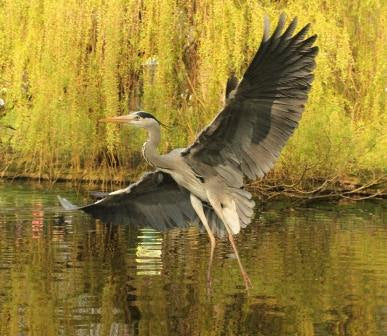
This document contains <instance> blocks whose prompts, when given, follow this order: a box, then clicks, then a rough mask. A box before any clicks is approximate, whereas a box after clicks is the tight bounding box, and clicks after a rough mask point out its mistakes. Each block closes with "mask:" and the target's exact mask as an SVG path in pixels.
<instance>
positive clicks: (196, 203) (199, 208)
mask: <svg viewBox="0 0 387 336" xmlns="http://www.w3.org/2000/svg"><path fill="white" fill-rule="evenodd" d="M191 204H192V207H193V208H194V210H195V212H196V214H197V215H198V216H199V218H200V220H201V222H202V223H203V226H204V227H205V229H206V231H207V234H208V237H209V238H210V243H211V253H210V261H209V263H208V271H207V281H208V283H209V284H211V268H212V261H213V259H214V251H215V237H214V234H213V233H212V231H211V229H210V226H209V225H208V222H207V217H206V215H205V214H204V210H203V204H202V201H201V200H200V199H199V198H197V197H196V196H195V195H193V194H191Z"/></svg>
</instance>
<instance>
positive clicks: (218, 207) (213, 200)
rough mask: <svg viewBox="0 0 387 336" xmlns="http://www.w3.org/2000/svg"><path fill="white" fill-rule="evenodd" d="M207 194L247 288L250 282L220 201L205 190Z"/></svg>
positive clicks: (250, 285)
mask: <svg viewBox="0 0 387 336" xmlns="http://www.w3.org/2000/svg"><path fill="white" fill-rule="evenodd" d="M207 196H208V199H209V201H210V203H211V205H212V207H213V208H214V210H215V213H216V214H217V215H218V216H219V218H220V219H221V220H222V222H223V224H224V226H225V228H226V230H227V233H228V239H229V241H230V243H231V246H232V249H233V250H234V253H235V256H236V258H237V260H238V265H239V268H240V270H241V274H242V277H243V281H244V283H245V287H246V289H247V290H248V289H249V287H252V284H251V281H250V278H249V276H248V275H247V273H246V271H245V269H244V267H243V265H242V262H241V259H240V257H239V253H238V249H237V247H236V244H235V241H234V237H233V235H232V232H231V229H230V227H229V226H228V225H227V221H226V220H225V218H224V216H223V211H222V206H221V203H220V201H219V200H218V199H217V197H216V196H215V195H214V194H212V193H209V192H207Z"/></svg>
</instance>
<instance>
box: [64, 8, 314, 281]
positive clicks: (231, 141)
mask: <svg viewBox="0 0 387 336" xmlns="http://www.w3.org/2000/svg"><path fill="white" fill-rule="evenodd" d="M296 25H297V19H296V18H295V19H293V20H292V21H291V23H290V24H289V25H288V27H287V28H286V29H285V31H284V32H283V30H284V27H285V15H284V14H282V15H281V16H280V18H279V22H278V25H277V27H276V28H275V30H274V32H273V33H272V34H271V35H270V23H269V20H268V19H267V18H265V21H264V32H263V38H262V41H261V44H260V46H259V48H258V51H257V52H256V54H255V56H254V57H253V59H252V61H251V63H250V65H249V66H248V68H247V70H246V72H245V73H244V76H243V78H242V80H241V81H240V82H238V80H237V79H236V77H235V76H233V77H232V78H231V79H230V80H229V81H228V83H227V89H226V103H225V106H224V107H223V109H222V110H221V111H220V112H219V113H218V114H217V115H216V117H215V118H214V120H213V121H212V122H211V123H210V124H209V126H207V127H206V128H205V129H204V130H203V131H202V132H201V133H200V134H199V135H198V137H197V139H196V141H195V142H194V143H193V144H191V145H190V146H189V147H187V148H184V149H175V150H173V151H171V152H169V153H168V154H164V155H161V154H159V152H158V146H159V144H160V139H161V132H160V125H161V123H160V122H159V121H158V119H157V118H156V117H155V116H153V115H152V114H150V113H148V112H145V111H137V112H133V113H130V114H128V115H122V116H116V117H110V118H106V119H103V120H102V121H104V122H113V123H121V124H128V125H132V126H136V127H140V128H143V129H145V130H146V131H147V132H148V135H149V137H148V140H147V141H146V142H145V144H144V146H143V156H144V158H145V160H146V161H147V162H149V163H150V164H151V165H152V166H154V167H155V168H156V171H154V172H152V173H148V174H146V175H145V176H144V177H143V178H142V179H141V180H139V181H138V182H137V183H134V184H132V185H130V186H129V187H128V188H125V189H122V190H119V191H115V192H112V193H110V194H108V195H106V197H104V198H102V199H101V200H99V201H97V202H95V203H93V204H90V205H87V206H84V207H76V206H74V205H72V204H71V203H70V202H68V201H67V200H65V199H62V198H59V200H60V201H61V204H62V206H63V207H65V208H66V209H81V210H84V211H86V212H88V213H92V214H97V215H98V214H99V215H101V216H103V215H106V214H107V213H112V212H114V211H118V210H119V209H120V210H121V211H122V209H123V208H124V209H127V210H128V209H130V211H137V213H141V214H142V216H143V217H144V218H146V219H147V220H148V222H152V223H154V224H155V225H157V224H156V223H157V222H158V221H159V220H160V221H162V223H165V225H164V226H168V225H169V224H171V223H181V222H182V221H184V220H189V219H193V218H194V217H196V218H198V219H199V220H200V222H201V224H202V225H203V226H204V228H205V229H206V231H207V234H208V236H209V239H210V245H211V250H210V261H209V272H208V279H210V269H211V264H212V260H213V255H214V249H215V244H216V241H215V236H214V232H213V231H214V227H216V226H217V225H219V222H220V223H221V225H223V226H224V228H225V230H226V232H227V234H228V238H229V241H230V243H231V246H232V248H233V251H234V253H235V256H236V258H237V261H238V264H239V268H240V271H241V274H242V276H243V280H244V284H245V286H246V288H248V287H249V286H250V285H251V282H250V280H249V277H248V275H247V273H246V271H245V270H244V267H243V265H242V262H241V260H240V257H239V253H238V250H237V247H236V244H235V241H234V238H233V235H235V234H237V233H238V232H239V231H240V229H241V228H244V227H246V226H247V225H248V224H249V223H250V222H251V219H252V217H253V213H254V211H253V209H254V205H255V203H254V201H253V200H252V195H251V194H250V193H249V192H248V191H247V190H246V189H245V188H244V182H245V179H246V178H247V179H250V180H254V179H256V178H260V177H263V176H264V174H265V173H267V172H268V171H269V170H270V169H271V168H272V167H273V165H274V163H275V162H276V160H277V159H278V156H279V154H280V152H281V150H282V148H283V147H284V145H285V143H286V142H287V140H288V139H289V137H290V136H291V135H292V133H293V132H294V130H295V128H296V127H297V126H298V123H299V120H300V118H301V114H302V112H303V110H304V105H305V103H306V101H307V97H308V92H309V90H310V88H311V83H312V81H313V70H314V68H315V57H316V55H317V52H318V48H317V47H316V46H313V44H314V42H315V40H316V38H317V36H316V35H313V36H311V37H308V38H307V37H306V34H307V32H308V30H309V26H310V25H309V24H308V25H306V26H305V27H303V28H302V29H301V30H300V31H299V32H298V33H296V34H294V31H295V28H296ZM133 209H136V210H133ZM128 211H129V210H128ZM155 211H156V212H155ZM132 213H134V212H132ZM195 215H196V216H195ZM155 217H156V218H155ZM160 218H162V219H160ZM214 223H215V224H214ZM176 225H177V226H179V225H181V224H176ZM172 226H173V225H172Z"/></svg>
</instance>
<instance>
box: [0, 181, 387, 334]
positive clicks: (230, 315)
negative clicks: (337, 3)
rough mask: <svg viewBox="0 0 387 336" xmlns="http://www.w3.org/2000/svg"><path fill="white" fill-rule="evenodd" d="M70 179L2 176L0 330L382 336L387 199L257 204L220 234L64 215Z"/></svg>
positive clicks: (386, 309) (386, 298) (386, 323)
mask: <svg viewBox="0 0 387 336" xmlns="http://www.w3.org/2000/svg"><path fill="white" fill-rule="evenodd" d="M57 194H61V195H62V196H65V197H68V198H69V199H70V200H73V201H77V202H78V203H79V204H80V203H84V202H85V200H84V199H83V197H82V193H75V192H73V191H71V188H66V187H65V186H60V185H55V186H54V187H53V188H49V187H47V186H42V185H31V184H22V183H12V184H11V183H5V182H0V335H1V336H6V335H12V336H13V335H19V336H20V335H39V336H40V335H48V336H51V335H55V336H57V335H152V336H153V335H155V336H158V335H166V336H173V335H198V336H199V335H200V336H207V335H225V336H228V335H237V336H241V335H259V336H262V335H264V336H277V335H278V336H281V335H297V336H312V335H313V336H317V335H324V336H325V335H326V336H331V335H358V336H365V335H372V336H374V335H387V289H386V285H387V205H386V203H385V202H384V203H383V202H381V203H375V202H367V203H356V204H347V205H332V204H320V205H319V206H314V207H309V208H305V207H304V208H301V207H294V206H293V207H292V206H290V205H285V204H283V203H272V204H269V205H265V206H262V207H260V209H259V210H257V213H256V219H255V220H254V222H253V223H252V224H251V225H250V226H249V227H247V228H246V229H245V230H243V231H242V233H241V234H239V235H238V236H237V237H236V240H237V245H238V246H239V251H240V255H241V259H242V262H243V263H244V265H245V268H246V270H247V272H248V274H249V276H250V279H251V281H252V283H253V288H252V289H251V290H250V292H249V293H248V294H247V293H246V291H245V289H244V285H243V281H242V279H241V276H240V273H239V268H238V264H237V261H236V260H235V257H234V255H233V254H232V249H231V247H230V245H229V243H228V242H227V239H221V240H219V241H218V244H217V247H216V250H215V259H214V264H213V269H212V277H213V281H212V286H211V288H209V287H208V285H207V281H206V273H207V265H208V258H209V247H210V246H209V242H208V238H207V235H206V234H205V233H201V232H200V231H199V230H198V228H197V227H190V228H186V229H173V230H170V231H168V232H165V233H159V232H156V231H154V230H152V229H149V228H142V229H138V228H131V227H128V226H125V225H107V224H105V223H103V222H101V221H99V220H95V219H93V218H92V217H90V216H88V215H86V214H83V213H81V212H72V213H69V212H64V211H62V210H61V208H60V207H59V204H58V202H57V200H56V195H57Z"/></svg>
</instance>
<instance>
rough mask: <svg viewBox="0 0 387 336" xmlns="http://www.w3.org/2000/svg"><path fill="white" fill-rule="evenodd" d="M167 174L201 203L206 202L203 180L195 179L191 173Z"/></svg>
mask: <svg viewBox="0 0 387 336" xmlns="http://www.w3.org/2000/svg"><path fill="white" fill-rule="evenodd" d="M169 174H170V175H171V176H172V178H173V179H174V180H175V181H176V183H177V184H178V185H180V186H182V187H184V188H185V189H187V190H189V191H190V192H191V193H192V194H194V195H195V196H197V197H199V198H200V199H201V200H202V201H208V199H207V193H206V188H205V183H204V180H203V179H202V178H200V177H197V176H196V175H195V174H194V173H193V172H192V171H184V172H169Z"/></svg>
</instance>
